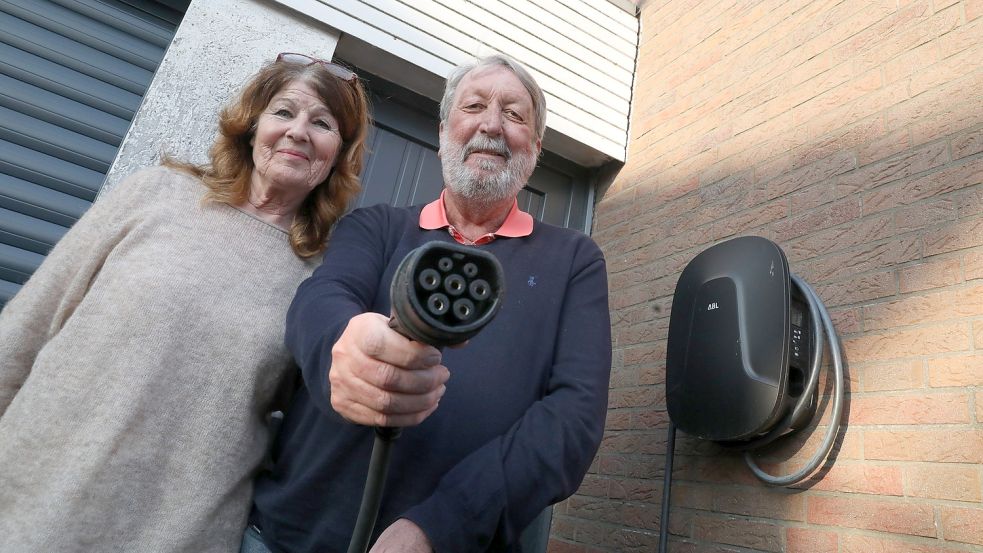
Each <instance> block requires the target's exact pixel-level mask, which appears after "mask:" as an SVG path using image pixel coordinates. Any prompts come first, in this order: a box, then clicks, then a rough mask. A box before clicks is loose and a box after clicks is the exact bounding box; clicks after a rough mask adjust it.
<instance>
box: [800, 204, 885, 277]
mask: <svg viewBox="0 0 983 553" xmlns="http://www.w3.org/2000/svg"><path fill="white" fill-rule="evenodd" d="M793 202H794V200H793ZM894 235H895V226H894V217H893V216H892V215H881V216H874V217H865V218H863V219H860V220H859V221H856V222H855V223H853V224H851V225H845V226H842V227H835V228H832V229H828V230H823V231H819V232H816V233H814V234H809V235H806V236H803V237H801V238H796V239H795V240H792V241H789V242H788V243H783V244H782V249H784V250H785V255H787V256H788V258H789V262H790V263H792V262H798V261H802V260H806V259H811V258H813V257H817V256H820V255H825V254H829V253H833V252H838V251H842V250H846V249H849V248H853V247H856V246H860V245H862V244H869V243H871V242H878V241H880V240H884V239H885V238H888V237H892V236H894ZM793 272H794V270H793Z"/></svg>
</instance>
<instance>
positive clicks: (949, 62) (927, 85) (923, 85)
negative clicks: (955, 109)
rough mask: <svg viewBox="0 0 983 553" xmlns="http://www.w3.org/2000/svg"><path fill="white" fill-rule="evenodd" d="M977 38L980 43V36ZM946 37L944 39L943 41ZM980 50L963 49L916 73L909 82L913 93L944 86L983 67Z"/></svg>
mask: <svg viewBox="0 0 983 553" xmlns="http://www.w3.org/2000/svg"><path fill="white" fill-rule="evenodd" d="M976 38H977V43H978V39H979V37H976ZM946 39H948V37H946ZM946 39H943V41H944V40H946ZM949 44H953V43H949ZM979 50H980V49H979V48H976V49H967V50H963V51H961V52H959V53H958V54H955V55H952V56H949V57H947V58H945V59H943V60H942V61H940V62H939V63H937V64H935V65H933V66H932V67H929V68H926V69H925V70H924V71H918V72H916V73H914V74H913V75H912V76H911V81H910V84H909V86H910V87H911V95H912V96H917V95H919V94H921V93H922V92H925V91H926V90H930V89H932V88H935V87H937V86H943V85H945V84H946V83H948V82H951V81H954V80H957V79H959V78H960V77H962V76H964V75H969V74H971V73H973V72H974V71H979V70H980V69H983V61H981V60H980V51H979Z"/></svg>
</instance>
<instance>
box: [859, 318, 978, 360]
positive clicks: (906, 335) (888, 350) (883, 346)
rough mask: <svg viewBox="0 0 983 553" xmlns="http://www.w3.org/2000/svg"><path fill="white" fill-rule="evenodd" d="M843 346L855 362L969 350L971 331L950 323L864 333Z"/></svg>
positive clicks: (960, 325)
mask: <svg viewBox="0 0 983 553" xmlns="http://www.w3.org/2000/svg"><path fill="white" fill-rule="evenodd" d="M843 345H844V349H845V350H846V351H847V353H848V356H849V357H850V359H851V361H852V362H862V361H878V360H883V361H887V360H892V359H903V358H906V357H913V356H920V355H930V354H935V353H947V352H954V351H966V350H968V349H969V333H968V329H967V328H966V325H965V324H962V323H948V324H936V325H931V326H923V327H918V328H913V329H905V330H895V331H889V332H883V333H877V334H865V335H863V336H859V337H856V338H848V339H846V340H844V342H843Z"/></svg>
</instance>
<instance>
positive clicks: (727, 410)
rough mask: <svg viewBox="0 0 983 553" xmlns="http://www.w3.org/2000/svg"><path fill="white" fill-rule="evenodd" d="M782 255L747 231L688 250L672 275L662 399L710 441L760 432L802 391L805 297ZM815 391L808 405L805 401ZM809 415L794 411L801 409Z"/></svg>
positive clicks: (681, 425)
mask: <svg viewBox="0 0 983 553" xmlns="http://www.w3.org/2000/svg"><path fill="white" fill-rule="evenodd" d="M793 292H798V291H797V290H794V289H793V287H792V285H791V279H790V276H789V270H788V261H787V260H786V259H785V254H784V253H783V252H782V250H781V249H779V247H778V246H777V245H775V244H774V243H772V242H771V241H769V240H766V239H764V238H759V237H756V236H747V237H742V238H736V239H734V240H730V241H728V242H724V243H721V244H718V245H716V246H713V247H711V248H709V249H707V250H705V251H703V252H702V253H700V254H699V255H697V256H696V257H695V258H694V259H693V260H692V261H691V262H690V263H689V265H687V266H686V268H685V269H684V270H683V272H682V274H681V275H680V277H679V281H678V283H677V284H676V293H675V295H674V297H673V302H672V313H671V315H670V319H669V343H668V348H667V354H666V401H667V407H668V410H669V416H670V418H671V419H672V421H673V422H674V423H675V425H676V427H677V428H678V429H680V430H682V431H683V432H686V433H687V434H690V435H692V436H696V437H698V438H702V439H706V440H714V441H739V440H748V439H751V438H755V437H758V436H761V435H763V434H765V433H766V432H767V431H768V430H770V429H772V428H773V427H774V426H775V425H776V424H778V422H779V421H780V420H781V419H782V418H784V417H785V415H786V413H787V412H788V410H789V409H790V408H791V407H792V406H793V405H794V404H795V403H796V402H798V401H799V400H800V399H801V398H802V397H803V394H804V393H805V392H806V389H805V384H806V380H807V379H806V371H807V370H808V367H807V365H808V364H807V363H806V362H805V360H806V359H807V358H808V355H809V352H810V348H811V347H812V340H811V339H810V334H809V329H808V328H807V325H808V324H809V317H808V313H807V312H806V309H807V308H806V305H805V302H804V301H802V299H801V296H800V295H799V294H798V293H795V294H794V295H793ZM814 397H815V390H814V389H813V390H811V397H810V398H809V399H808V402H809V404H811V405H813V406H814V405H815V401H814ZM806 417H808V418H811V413H809V412H808V411H805V410H803V412H802V414H801V416H800V417H799V419H800V420H797V421H794V422H796V423H801V422H802V420H801V419H802V418H806Z"/></svg>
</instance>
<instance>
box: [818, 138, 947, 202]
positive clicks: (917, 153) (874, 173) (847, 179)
mask: <svg viewBox="0 0 983 553" xmlns="http://www.w3.org/2000/svg"><path fill="white" fill-rule="evenodd" d="M947 161H948V151H947V145H946V144H945V143H939V144H928V145H925V146H922V147H920V148H918V149H916V150H911V151H908V152H904V153H902V154H901V155H899V156H897V157H893V158H890V159H886V160H883V161H879V162H877V163H874V164H872V165H868V166H866V167H861V168H860V169H858V170H856V171H851V172H850V173H847V174H845V175H841V176H840V177H839V181H838V184H839V185H840V186H852V187H854V188H855V189H856V190H871V189H874V188H876V187H878V186H882V185H884V184H887V183H890V182H894V181H898V180H901V179H904V178H907V177H910V176H912V175H915V174H918V173H921V172H923V171H928V170H929V169H932V168H934V167H939V166H941V165H943V164H945V163H946V162H947ZM865 199H866V198H865ZM864 208H865V211H864V212H865V213H869V211H868V210H867V209H866V208H867V205H866V202H865V203H864Z"/></svg>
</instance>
